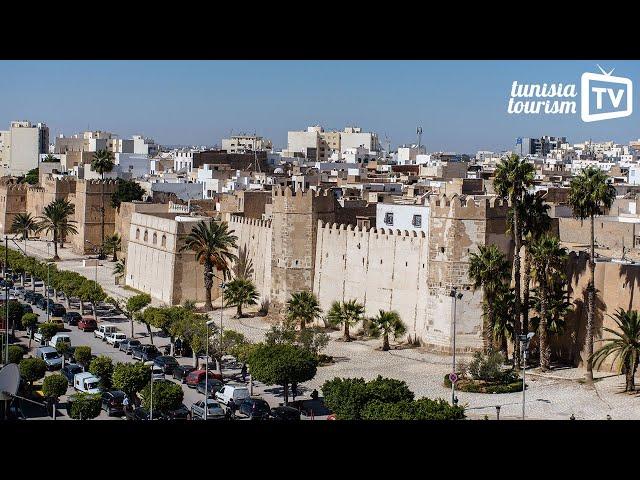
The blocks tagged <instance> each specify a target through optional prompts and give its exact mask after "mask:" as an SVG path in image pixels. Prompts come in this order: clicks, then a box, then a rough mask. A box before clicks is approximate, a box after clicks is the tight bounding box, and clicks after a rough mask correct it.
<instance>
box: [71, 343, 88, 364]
mask: <svg viewBox="0 0 640 480" xmlns="http://www.w3.org/2000/svg"><path fill="white" fill-rule="evenodd" d="M73 358H75V359H76V362H78V364H79V365H82V367H84V368H86V367H87V366H88V365H89V363H90V362H91V347H89V346H86V345H80V346H79V347H76V349H75V350H74V351H73Z"/></svg>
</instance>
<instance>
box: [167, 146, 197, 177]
mask: <svg viewBox="0 0 640 480" xmlns="http://www.w3.org/2000/svg"><path fill="white" fill-rule="evenodd" d="M198 151H199V150H193V149H190V148H189V149H182V150H176V151H175V152H174V155H173V169H174V170H175V171H176V172H179V171H180V170H183V169H185V171H186V172H187V173H188V172H191V170H193V154H194V152H198Z"/></svg>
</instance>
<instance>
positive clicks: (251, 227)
mask: <svg viewBox="0 0 640 480" xmlns="http://www.w3.org/2000/svg"><path fill="white" fill-rule="evenodd" d="M229 230H233V232H234V233H233V235H235V236H236V237H238V240H237V244H238V248H246V249H247V253H248V255H249V258H250V259H251V261H252V262H253V276H252V280H253V282H254V284H255V286H256V288H257V289H258V292H259V293H260V298H261V299H269V298H270V289H271V237H272V232H271V222H270V221H269V220H257V219H253V218H245V217H240V216H237V215H231V217H230V219H229ZM234 253H235V254H236V255H237V254H238V250H236V251H234Z"/></svg>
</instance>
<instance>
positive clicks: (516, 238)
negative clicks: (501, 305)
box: [512, 198, 522, 368]
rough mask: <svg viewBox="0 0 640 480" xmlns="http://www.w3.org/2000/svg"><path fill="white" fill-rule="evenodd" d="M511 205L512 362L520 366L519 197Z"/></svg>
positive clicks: (520, 242) (520, 243)
mask: <svg viewBox="0 0 640 480" xmlns="http://www.w3.org/2000/svg"><path fill="white" fill-rule="evenodd" d="M513 200H514V201H513V202H512V205H513V238H514V243H515V252H514V255H513V285H514V289H515V299H514V302H513V311H514V322H513V330H514V335H513V339H514V340H513V347H514V348H513V363H514V365H515V367H516V368H520V342H519V340H518V335H519V334H520V331H521V330H520V321H521V320H520V247H521V245H522V241H521V240H522V239H521V238H520V215H519V214H518V208H519V204H520V200H519V198H514V199H513Z"/></svg>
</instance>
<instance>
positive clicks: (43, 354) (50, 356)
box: [35, 347, 62, 370]
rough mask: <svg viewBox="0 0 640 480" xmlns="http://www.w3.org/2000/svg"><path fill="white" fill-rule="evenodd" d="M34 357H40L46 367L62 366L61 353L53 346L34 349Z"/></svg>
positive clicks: (51, 368)
mask: <svg viewBox="0 0 640 480" xmlns="http://www.w3.org/2000/svg"><path fill="white" fill-rule="evenodd" d="M35 356H36V358H41V359H42V360H44V363H46V364H47V369H49V370H55V369H56V368H62V355H60V354H59V353H58V350H56V349H55V348H53V347H40V348H37V349H36V354H35Z"/></svg>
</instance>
